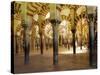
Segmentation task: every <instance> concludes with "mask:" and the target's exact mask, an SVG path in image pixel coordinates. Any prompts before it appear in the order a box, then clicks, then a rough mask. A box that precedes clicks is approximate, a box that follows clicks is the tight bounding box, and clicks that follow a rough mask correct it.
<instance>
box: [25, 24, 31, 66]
mask: <svg viewBox="0 0 100 75" xmlns="http://www.w3.org/2000/svg"><path fill="white" fill-rule="evenodd" d="M23 27H24V38H23V43H24V48H23V49H24V64H28V63H29V52H30V45H29V35H28V34H27V32H28V31H27V30H28V29H27V26H26V24H24V25H23Z"/></svg>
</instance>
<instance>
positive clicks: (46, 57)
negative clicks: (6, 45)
mask: <svg viewBox="0 0 100 75" xmlns="http://www.w3.org/2000/svg"><path fill="white" fill-rule="evenodd" d="M76 50H77V54H75V55H74V54H72V48H71V49H70V50H67V49H66V48H64V47H59V56H58V57H59V58H58V65H53V49H52V48H49V49H48V50H44V54H43V55H41V54H40V50H32V51H31V52H30V63H29V64H28V65H25V64H24V55H23V53H21V52H20V53H19V54H18V55H15V57H14V58H15V60H14V67H15V69H14V70H15V73H28V72H48V71H66V70H75V69H76V70H79V69H89V68H91V67H90V66H89V55H88V51H87V50H86V49H85V48H83V50H80V49H79V48H78V47H77V49H76Z"/></svg>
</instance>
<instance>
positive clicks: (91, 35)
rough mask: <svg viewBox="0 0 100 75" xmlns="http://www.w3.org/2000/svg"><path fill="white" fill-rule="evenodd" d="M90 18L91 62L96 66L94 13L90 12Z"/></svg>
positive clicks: (91, 64)
mask: <svg viewBox="0 0 100 75" xmlns="http://www.w3.org/2000/svg"><path fill="white" fill-rule="evenodd" d="M89 16H90V19H89V21H90V22H89V62H90V66H92V67H93V66H95V63H94V62H95V61H94V21H93V14H90V15H89Z"/></svg>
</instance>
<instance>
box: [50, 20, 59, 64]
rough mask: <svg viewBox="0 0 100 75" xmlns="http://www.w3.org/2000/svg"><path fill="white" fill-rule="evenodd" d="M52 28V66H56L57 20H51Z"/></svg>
mask: <svg viewBox="0 0 100 75" xmlns="http://www.w3.org/2000/svg"><path fill="white" fill-rule="evenodd" d="M51 23H52V28H53V64H54V65H57V64H58V41H59V40H58V24H59V21H58V20H55V19H54V20H51Z"/></svg>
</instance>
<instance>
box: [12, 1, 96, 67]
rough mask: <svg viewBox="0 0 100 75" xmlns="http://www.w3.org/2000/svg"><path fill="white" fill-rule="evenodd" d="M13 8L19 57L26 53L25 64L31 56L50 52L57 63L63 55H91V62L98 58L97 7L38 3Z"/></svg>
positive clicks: (19, 4) (15, 39)
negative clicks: (58, 57) (58, 58)
mask: <svg viewBox="0 0 100 75" xmlns="http://www.w3.org/2000/svg"><path fill="white" fill-rule="evenodd" d="M13 5H14V6H13V7H12V9H11V10H12V13H11V17H13V18H12V22H13V23H12V25H11V27H12V33H13V34H12V36H13V41H14V42H13V43H14V48H13V49H14V54H15V55H16V54H17V55H20V54H22V55H24V53H25V51H26V55H25V56H26V59H25V61H26V60H27V61H28V58H27V56H28V55H29V56H30V55H31V54H32V55H34V54H37V55H38V54H42V55H43V54H46V53H47V52H49V53H51V56H53V59H54V64H57V63H56V62H57V55H59V54H65V55H66V54H81V53H88V55H89V58H90V59H89V60H90V62H92V58H94V59H96V55H97V7H96V6H86V5H70V4H50V3H37V2H13ZM46 51H47V52H46ZM47 54H48V53H47ZM93 54H94V55H93ZM93 56H94V57H93ZM93 61H95V62H96V60H93ZM90 64H91V63H90ZM95 64H96V63H95ZM96 65H97V64H96Z"/></svg>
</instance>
